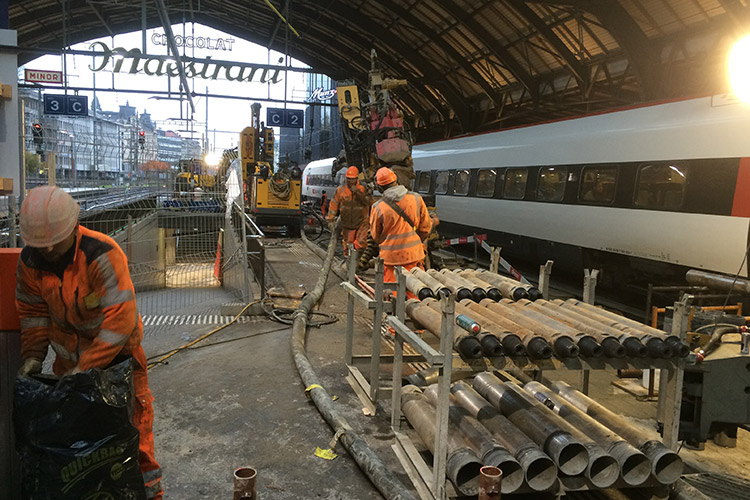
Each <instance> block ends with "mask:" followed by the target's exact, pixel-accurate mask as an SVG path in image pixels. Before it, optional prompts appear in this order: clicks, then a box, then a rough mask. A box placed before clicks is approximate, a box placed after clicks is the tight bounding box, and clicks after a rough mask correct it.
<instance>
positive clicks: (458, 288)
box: [427, 269, 472, 300]
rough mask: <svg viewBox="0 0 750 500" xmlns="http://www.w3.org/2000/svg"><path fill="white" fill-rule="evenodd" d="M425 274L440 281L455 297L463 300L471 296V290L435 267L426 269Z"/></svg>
mask: <svg viewBox="0 0 750 500" xmlns="http://www.w3.org/2000/svg"><path fill="white" fill-rule="evenodd" d="M427 274H429V275H430V276H431V277H432V278H435V279H436V280H437V281H439V282H440V283H442V284H443V286H444V287H446V288H448V289H449V290H450V291H451V293H453V294H455V295H456V299H458V300H463V299H470V298H472V295H471V290H470V289H468V288H466V287H465V286H463V285H461V283H459V282H457V281H456V280H454V279H452V278H451V277H450V276H446V275H445V274H442V273H440V272H439V271H436V270H435V269H428V270H427Z"/></svg>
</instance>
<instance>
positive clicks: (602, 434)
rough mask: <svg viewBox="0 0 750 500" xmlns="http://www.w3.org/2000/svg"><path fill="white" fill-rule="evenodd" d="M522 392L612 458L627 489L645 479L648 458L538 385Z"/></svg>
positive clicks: (530, 384)
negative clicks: (591, 440) (586, 437)
mask: <svg viewBox="0 0 750 500" xmlns="http://www.w3.org/2000/svg"><path fill="white" fill-rule="evenodd" d="M524 389H526V390H527V391H529V392H530V393H531V394H533V395H534V397H536V398H537V399H538V400H539V401H541V402H542V404H544V405H545V406H546V407H547V408H549V409H550V410H552V411H554V412H555V413H557V414H558V415H560V416H561V417H562V418H564V419H565V420H567V421H568V422H570V423H571V424H572V425H573V426H575V427H577V428H578V429H579V430H581V431H583V432H584V434H586V435H587V436H589V437H591V438H592V439H593V440H594V441H596V443H597V444H599V445H600V446H601V447H602V448H603V449H604V450H606V451H607V452H608V453H609V454H610V455H612V456H613V457H614V458H615V460H617V463H618V464H619V466H620V470H619V475H621V476H622V479H623V480H624V481H625V482H626V483H627V484H628V485H630V486H639V485H641V484H643V483H645V482H646V480H647V479H648V478H649V476H650V475H651V463H650V462H649V460H648V458H646V455H644V454H643V453H641V452H640V451H638V450H637V449H635V447H634V446H633V445H631V444H630V443H628V442H627V441H626V440H625V439H624V438H623V437H622V436H620V435H619V434H617V433H616V432H614V431H613V430H611V429H609V428H608V427H606V426H604V425H602V424H601V423H599V422H597V421H596V420H594V419H593V418H591V417H590V416H588V415H586V414H585V413H584V412H582V411H581V410H579V409H578V408H576V407H575V406H573V405H571V404H570V403H568V402H567V401H566V400H565V399H563V398H562V397H560V396H559V395H557V394H555V393H554V392H553V391H552V390H551V389H549V388H548V387H546V386H544V385H542V384H540V383H539V382H536V381H531V382H527V383H526V384H525V385H524Z"/></svg>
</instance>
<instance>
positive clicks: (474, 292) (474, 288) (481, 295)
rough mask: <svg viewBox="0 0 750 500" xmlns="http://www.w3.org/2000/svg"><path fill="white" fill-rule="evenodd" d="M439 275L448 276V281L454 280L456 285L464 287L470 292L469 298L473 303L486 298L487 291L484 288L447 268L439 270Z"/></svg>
mask: <svg viewBox="0 0 750 500" xmlns="http://www.w3.org/2000/svg"><path fill="white" fill-rule="evenodd" d="M440 274H444V275H446V276H448V277H449V278H450V279H452V280H455V281H456V282H457V283H460V284H461V285H462V286H465V287H466V288H468V289H469V290H471V298H472V299H474V302H479V301H480V300H482V299H486V298H487V291H486V290H485V289H484V288H482V287H481V286H479V285H477V284H476V283H474V282H472V281H469V280H467V279H466V278H464V277H463V276H461V275H460V274H458V273H456V272H454V271H451V270H450V269H447V268H446V269H441V270H440Z"/></svg>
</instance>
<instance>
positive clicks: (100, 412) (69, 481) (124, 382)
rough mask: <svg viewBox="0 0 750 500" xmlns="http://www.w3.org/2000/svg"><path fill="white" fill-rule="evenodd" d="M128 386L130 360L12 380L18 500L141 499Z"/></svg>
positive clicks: (134, 430)
mask: <svg viewBox="0 0 750 500" xmlns="http://www.w3.org/2000/svg"><path fill="white" fill-rule="evenodd" d="M132 386H133V368H132V360H131V359H130V358H129V359H128V360H126V361H124V362H121V363H119V364H116V365H114V366H111V367H110V368H107V369H105V370H100V369H92V370H87V371H85V372H82V373H78V374H76V375H69V376H66V377H62V378H60V379H58V378H55V377H45V376H37V377H33V378H26V377H19V378H17V379H16V384H15V399H14V407H13V423H14V426H15V432H16V448H17V450H18V453H19V454H20V456H21V463H22V469H23V473H22V484H23V492H24V498H27V499H30V500H42V499H44V500H47V499H54V500H67V499H70V500H120V499H122V500H145V498H146V493H145V489H144V485H143V476H142V475H141V470H140V466H139V464H138V430H137V429H136V428H135V427H134V426H133V424H132V407H133V389H132Z"/></svg>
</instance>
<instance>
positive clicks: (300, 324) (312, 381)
mask: <svg viewBox="0 0 750 500" xmlns="http://www.w3.org/2000/svg"><path fill="white" fill-rule="evenodd" d="M302 240H303V241H304V242H305V244H306V245H308V246H310V245H311V243H310V242H309V240H308V239H307V238H306V237H305V235H304V233H303V234H302ZM336 240H337V238H335V237H332V238H331V241H330V242H329V244H328V252H327V253H326V256H325V260H324V261H323V266H322V268H321V270H320V274H319V275H318V282H317V283H316V284H315V287H314V288H313V289H312V291H311V292H310V293H309V294H308V295H307V296H306V297H305V298H304V299H303V300H302V303H301V304H300V305H299V308H297V311H296V312H295V314H294V323H293V324H292V356H293V357H294V363H295V364H296V365H297V371H298V372H299V375H300V377H301V378H302V383H303V384H304V386H305V387H308V388H311V389H310V390H309V391H308V394H309V395H310V397H311V399H312V400H313V402H314V403H315V406H316V407H317V408H318V411H319V412H320V414H321V415H322V416H323V418H324V419H325V420H326V422H328V425H330V426H331V428H332V429H333V431H334V434H335V435H340V438H339V440H340V441H341V444H343V445H344V447H345V448H346V450H347V451H348V452H349V455H351V457H352V458H353V459H354V461H355V462H357V465H359V468H360V469H362V472H364V473H365V474H366V475H367V477H368V478H369V479H370V481H371V482H372V484H373V485H375V487H376V488H377V489H378V491H380V493H381V494H382V495H383V497H385V498H387V499H393V500H417V498H416V497H415V496H414V494H413V493H411V492H410V491H408V490H407V489H406V488H405V487H404V485H403V484H401V482H400V481H399V480H398V479H396V478H395V477H394V475H393V472H391V471H390V470H388V468H387V467H386V466H385V464H384V463H383V462H382V461H381V460H380V459H379V458H378V456H377V455H375V453H373V451H372V450H371V449H370V448H369V447H368V446H367V443H366V442H365V441H364V440H363V439H362V438H361V437H359V435H358V434H357V433H356V432H354V431H353V430H352V428H351V427H350V426H349V424H348V423H347V422H346V421H345V420H344V419H343V418H341V417H340V416H339V415H338V413H336V410H335V404H334V401H333V399H332V398H331V395H330V394H329V393H328V391H327V390H325V389H324V388H323V387H322V384H321V380H320V379H319V378H318V375H317V374H316V373H315V370H313V367H312V365H311V364H310V360H309V359H308V358H307V354H306V352H305V337H306V334H307V316H308V314H309V313H310V310H312V308H313V306H315V304H317V303H318V301H319V300H320V298H321V297H322V296H323V291H324V289H325V284H326V280H327V279H328V272H329V271H330V269H331V264H332V262H333V255H334V252H335V250H336Z"/></svg>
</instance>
